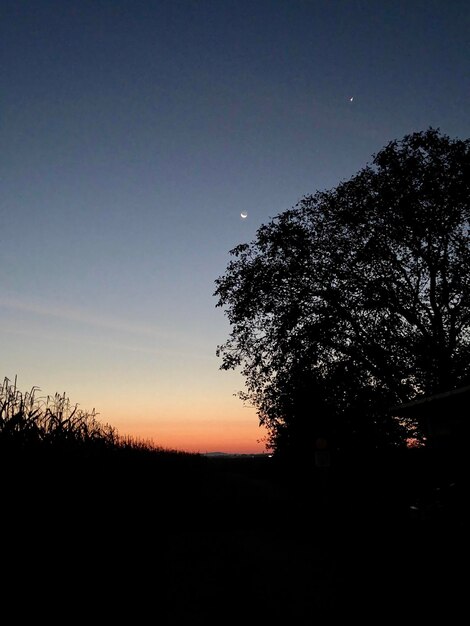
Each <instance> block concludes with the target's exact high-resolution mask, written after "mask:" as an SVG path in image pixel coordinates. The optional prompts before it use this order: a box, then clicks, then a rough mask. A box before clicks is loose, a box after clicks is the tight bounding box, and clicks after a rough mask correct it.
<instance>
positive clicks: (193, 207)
mask: <svg viewBox="0 0 470 626" xmlns="http://www.w3.org/2000/svg"><path fill="white" fill-rule="evenodd" d="M0 54H1V70H0V81H1V83H0V84H1V91H0V144H1V151H0V176H1V178H0V181H1V184H0V378H1V379H3V378H4V377H7V378H9V379H10V380H11V379H14V378H15V376H16V377H17V384H18V387H19V388H20V389H21V390H23V391H28V390H30V389H31V388H32V387H33V386H34V387H38V388H39V391H38V392H37V394H38V396H41V395H47V394H49V395H53V394H54V393H56V392H58V393H65V394H66V395H67V396H68V397H69V398H70V400H71V402H72V403H73V404H78V405H79V407H80V408H81V409H83V410H84V411H91V410H92V409H95V410H96V411H97V412H98V414H99V415H98V419H99V420H100V421H102V422H104V423H108V424H111V425H112V426H115V427H116V429H117V430H118V432H119V433H120V434H122V435H129V436H131V437H135V438H138V439H144V440H147V441H152V442H153V443H155V444H156V445H159V446H162V447H165V448H171V449H178V450H184V451H191V452H201V453H205V452H213V451H221V452H229V453H230V452H231V453H247V454H251V453H257V452H264V451H265V444H264V437H265V435H266V432H265V431H264V429H263V428H261V427H260V426H259V423H258V416H257V413H256V409H255V408H253V407H249V406H244V405H243V403H242V402H241V400H239V399H238V398H237V397H236V393H237V392H238V391H240V390H244V380H243V378H242V376H241V374H240V373H239V372H238V371H235V372H233V371H231V372H226V371H221V370H220V364H221V362H220V359H219V358H217V357H216V348H217V345H219V344H222V343H224V341H225V340H226V339H227V337H228V334H229V332H230V328H229V325H228V321H227V319H226V317H225V315H224V312H223V310H222V309H220V308H217V307H216V306H215V305H216V298H215V297H214V295H213V294H214V291H215V283H214V281H215V279H216V278H217V277H218V276H220V275H223V274H224V272H225V269H226V266H227V263H228V262H229V260H230V255H229V251H230V250H231V249H232V248H234V247H235V246H236V245H238V244H239V243H244V242H249V241H251V240H253V239H254V238H255V236H256V231H257V229H258V228H259V227H260V226H261V225H262V224H265V223H267V222H269V221H270V220H271V219H272V218H274V217H275V216H276V215H278V214H279V213H281V212H283V211H285V210H287V209H290V208H292V207H293V206H294V205H295V204H296V203H297V202H298V201H299V200H300V199H301V198H302V197H303V196H305V195H308V194H311V193H314V192H315V191H317V190H321V189H329V188H332V187H335V186H336V185H337V184H338V183H339V182H341V181H343V180H346V179H348V178H350V177H351V176H353V175H354V174H356V173H357V172H358V171H359V170H360V169H362V168H363V167H364V166H365V165H366V164H367V163H370V162H371V160H372V158H373V155H374V154H375V153H376V152H378V151H379V150H380V149H381V148H382V147H384V146H385V145H386V144H387V143H388V142H390V141H392V140H394V139H400V138H402V137H403V136H404V135H406V134H409V133H412V132H416V131H421V130H426V129H427V128H429V127H430V126H432V127H436V128H440V130H441V131H442V132H443V133H445V134H447V135H449V136H451V137H452V138H461V139H466V138H469V137H470V113H469V112H470V3H468V2H467V1H466V0H465V1H460V0H452V1H451V2H449V1H448V0H445V1H444V0H442V1H441V0H426V1H421V0H393V1H390V0H381V1H380V2H379V1H378V0H377V1H375V0H374V1H372V0H363V1H359V0H349V1H346V0H323V1H322V0H318V1H315V0H283V1H282V0H160V1H157V0H155V1H146V2H144V1H140V0H130V1H124V0H122V1H121V0H116V1H111V0H109V1H100V0H94V1H91V0H89V1H84V0H76V1H72V0H70V1H69V0H60V1H58V2H55V1H49V0H37V1H32V0H24V1H22V0H15V1H11V0H2V2H1V5H0ZM242 212H243V213H246V215H247V217H246V218H245V219H243V218H242V217H241V213H242Z"/></svg>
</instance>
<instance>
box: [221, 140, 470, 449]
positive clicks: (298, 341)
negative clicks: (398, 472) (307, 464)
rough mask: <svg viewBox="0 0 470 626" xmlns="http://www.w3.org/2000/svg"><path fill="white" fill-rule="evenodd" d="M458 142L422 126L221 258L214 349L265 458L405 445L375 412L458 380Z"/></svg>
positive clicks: (468, 352)
mask: <svg viewBox="0 0 470 626" xmlns="http://www.w3.org/2000/svg"><path fill="white" fill-rule="evenodd" d="M469 192H470V141H469V140H458V139H450V138H449V137H448V136H446V135H443V134H441V133H440V131H439V130H436V129H432V128H430V129H428V130H426V131H423V132H417V133H414V134H411V135H407V136H405V137H404V138H403V139H402V140H401V141H392V142H390V143H389V144H388V145H387V146H385V147H384V148H383V149H382V150H381V151H380V152H379V153H378V154H376V155H375V156H374V158H373V161H372V163H371V164H369V165H367V166H366V167H365V168H364V169H362V170H361V171H360V172H359V173H358V174H356V175H355V176H353V177H352V178H351V179H350V180H348V181H346V182H342V183H340V184H339V185H338V186H337V187H336V188H334V189H332V190H329V191H318V192H317V193H315V194H314V195H311V196H307V197H304V198H303V199H302V200H301V201H300V202H299V204H298V205H297V206H296V207H294V208H293V209H291V210H288V211H285V212H284V213H281V214H280V215H278V216H277V217H276V218H274V219H273V220H272V221H271V222H270V223H268V224H265V225H262V226H261V227H260V228H259V229H258V232H257V236H256V239H255V240H254V241H252V242H251V243H245V244H241V245H239V246H237V247H236V248H235V249H233V250H232V251H231V255H232V260H231V261H230V263H229V264H228V266H227V269H226V272H225V274H224V275H223V276H220V277H219V278H218V279H217V280H216V291H215V294H214V295H215V296H216V297H217V299H218V300H217V306H219V307H222V308H223V309H224V312H225V314H226V315H227V317H228V320H229V322H230V325H231V329H232V330H231V334H230V336H229V338H228V340H227V341H226V342H225V343H224V344H223V345H220V346H219V347H218V349H217V354H218V356H220V357H222V365H221V368H222V369H235V368H241V372H242V374H243V375H244V377H245V381H246V391H244V392H240V397H241V398H242V399H243V400H244V401H245V402H249V403H251V404H252V405H254V406H255V407H256V408H257V410H258V415H259V419H260V422H261V423H262V424H264V425H265V426H266V427H267V428H268V432H269V433H270V437H269V442H268V443H269V447H270V448H271V449H274V450H275V451H276V452H277V453H283V452H286V451H287V452H288V451H295V452H299V451H302V450H303V451H304V452H305V450H307V449H310V450H312V449H313V446H314V442H315V441H316V439H317V438H318V437H326V438H327V439H328V440H329V441H332V440H333V441H335V446H339V447H344V446H349V447H351V446H354V447H356V448H357V447H364V446H372V447H377V446H382V445H384V446H388V445H404V444H405V442H406V440H407V438H408V436H409V435H410V432H409V427H413V426H414V425H413V424H408V425H407V424H404V423H403V422H399V421H398V420H395V419H393V418H391V417H390V416H389V415H388V411H387V409H388V408H389V407H391V406H394V405H396V404H398V403H399V402H404V401H409V400H411V399H413V398H414V397H415V396H416V395H418V394H420V393H424V394H430V393H435V392H438V391H440V390H447V389H451V388H453V387H456V386H458V385H459V384H462V383H463V382H465V381H467V380H468V377H469V374H470V365H469V364H470V332H469V331H470V306H469V305H470V249H469V217H470V202H469V198H470V193H469Z"/></svg>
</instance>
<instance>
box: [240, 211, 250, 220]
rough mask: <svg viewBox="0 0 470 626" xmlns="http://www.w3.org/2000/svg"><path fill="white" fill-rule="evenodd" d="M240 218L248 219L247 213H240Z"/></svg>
mask: <svg viewBox="0 0 470 626" xmlns="http://www.w3.org/2000/svg"><path fill="white" fill-rule="evenodd" d="M240 217H241V218H242V220H246V218H247V217H248V213H247V212H246V211H242V212H241V213H240Z"/></svg>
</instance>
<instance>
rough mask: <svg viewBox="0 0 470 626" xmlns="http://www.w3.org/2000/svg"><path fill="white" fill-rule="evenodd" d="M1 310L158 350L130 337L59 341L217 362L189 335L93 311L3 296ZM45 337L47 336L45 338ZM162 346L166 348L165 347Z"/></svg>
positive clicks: (23, 331) (20, 330) (25, 331)
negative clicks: (108, 333)
mask: <svg viewBox="0 0 470 626" xmlns="http://www.w3.org/2000/svg"><path fill="white" fill-rule="evenodd" d="M2 307H3V308H6V309H10V310H12V311H17V312H24V313H30V314H33V315H36V316H40V317H45V318H55V319H60V320H64V321H69V322H75V323H77V324H79V325H81V326H85V327H86V326H88V327H93V328H95V329H96V328H98V329H103V330H107V331H115V332H118V333H122V334H127V335H128V337H129V335H133V336H134V338H135V340H137V338H138V337H140V338H141V339H142V338H145V339H147V340H148V339H153V340H154V341H155V342H156V345H155V347H153V346H149V345H147V346H142V345H139V344H138V343H137V341H136V343H132V339H131V338H130V337H129V341H128V342H122V341H115V340H109V339H107V338H106V337H105V336H102V337H99V338H96V336H95V337H94V338H93V341H91V340H90V339H88V340H87V339H85V338H83V339H81V338H80V339H77V337H76V336H75V337H74V336H71V335H68V334H67V335H64V333H62V335H61V337H60V339H62V340H71V341H85V342H86V341H90V343H91V342H92V343H93V344H96V343H97V341H98V343H99V344H100V345H102V346H107V347H109V348H117V349H120V350H126V351H132V352H140V353H143V354H149V355H152V354H154V355H161V356H164V355H173V356H180V357H185V358H187V357H197V358H204V359H211V360H212V359H215V356H211V355H207V354H204V352H205V350H203V349H202V350H200V347H199V346H197V345H195V342H194V337H191V336H190V335H189V334H186V333H183V332H175V331H168V330H162V329H159V328H154V327H150V326H146V325H143V324H134V323H129V322H127V321H123V320H119V319H117V318H113V317H105V316H101V315H96V314H94V313H92V312H90V311H85V310H83V309H79V308H73V309H72V308H69V307H64V306H60V305H57V304H50V303H44V302H41V301H34V300H30V299H25V298H20V297H18V296H14V295H6V296H4V295H0V309H1V308H2ZM2 326H3V329H4V330H5V325H4V324H3V325H2ZM9 331H10V332H15V333H20V334H34V333H30V332H29V331H28V329H24V327H22V328H20V327H18V326H17V325H14V326H13V327H11V326H10V328H9ZM49 333H50V331H49ZM41 334H43V333H41ZM50 334H51V333H50ZM43 336H45V335H44V334H43ZM54 337H55V338H56V339H57V338H58V333H56V332H54ZM51 338H52V336H51ZM162 343H164V344H165V345H164V346H163V345H162Z"/></svg>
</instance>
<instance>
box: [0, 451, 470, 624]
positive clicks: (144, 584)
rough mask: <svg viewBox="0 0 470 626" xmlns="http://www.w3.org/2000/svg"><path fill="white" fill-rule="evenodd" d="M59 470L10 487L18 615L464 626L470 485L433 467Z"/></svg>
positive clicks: (65, 464)
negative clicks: (469, 488)
mask: <svg viewBox="0 0 470 626" xmlns="http://www.w3.org/2000/svg"><path fill="white" fill-rule="evenodd" d="M61 467H62V470H61V471H59V467H58V466H57V464H56V463H52V462H49V463H47V464H43V465H41V464H38V465H36V467H35V471H33V469H32V468H31V467H29V468H28V467H27V466H26V465H24V464H23V466H22V468H20V467H16V469H15V471H14V472H12V471H11V473H10V475H9V477H8V479H7V480H6V481H5V483H4V489H3V495H4V497H3V503H4V506H3V513H2V538H3V568H2V579H3V586H2V588H3V598H4V600H6V601H7V602H9V601H10V599H11V598H12V597H15V599H17V598H18V599H17V600H16V601H15V603H14V606H15V607H16V608H15V610H16V611H17V615H18V619H19V618H21V616H25V615H26V613H25V612H26V611H34V613H35V615H36V619H39V616H40V615H44V616H47V617H48V618H49V619H51V620H55V619H59V620H60V621H61V623H69V622H70V621H72V620H79V621H84V620H86V621H87V622H91V621H93V622H94V621H98V622H103V620H105V621H106V623H108V622H109V623H111V622H114V621H115V620H116V619H119V620H122V621H125V622H128V623H132V624H144V623H145V624H146V623H148V622H150V623H154V624H208V623H214V624H225V623H230V624H232V623H233V624H239V623H247V622H248V623H258V624H269V623H272V622H273V621H276V622H278V621H283V622H285V623H289V624H314V623H316V620H317V619H319V618H321V619H322V621H324V620H325V619H328V620H329V621H330V620H334V619H336V618H338V620H339V619H341V620H344V619H347V620H348V621H349V620H350V619H353V618H354V619H355V618H359V619H370V620H372V621H374V623H382V622H383V621H388V620H389V618H390V619H391V618H392V616H395V618H400V616H401V618H400V619H409V618H410V617H412V616H413V615H416V616H420V617H421V618H422V617H424V616H436V615H437V614H438V613H439V612H442V611H445V613H446V615H447V618H446V619H447V621H446V623H457V622H456V621H454V616H455V615H457V614H458V611H459V610H460V609H461V608H462V607H463V606H464V604H463V601H464V599H465V598H466V595H467V592H466V588H467V584H466V576H465V574H462V573H461V572H462V570H463V568H465V567H466V564H467V557H468V526H467V523H468V517H467V514H466V512H465V506H464V502H465V503H466V499H467V497H466V490H465V489H464V488H463V487H462V483H460V481H457V482H455V485H454V486H452V487H449V486H448V485H450V484H451V483H450V481H452V480H453V476H452V475H450V476H449V475H448V474H449V473H450V474H452V472H448V471H447V470H448V469H449V468H448V466H447V468H446V467H443V466H436V464H432V466H431V465H430V464H429V463H428V462H427V460H426V459H424V458H423V457H421V458H418V457H417V456H415V457H413V459H412V461H410V458H409V457H406V458H404V457H403V458H401V457H400V458H396V459H388V460H387V462H385V461H384V460H383V459H381V461H380V462H379V461H378V460H375V461H373V460H372V459H369V460H368V461H367V462H366V461H365V460H364V459H363V460H362V462H361V463H358V462H357V460H356V463H353V462H352V461H351V460H350V461H347V462H346V461H343V463H341V464H338V466H337V467H332V468H330V469H329V470H327V472H328V473H327V474H319V471H320V470H318V469H315V468H313V467H308V466H307V465H305V466H303V467H297V468H290V469H289V470H287V469H286V467H283V466H282V465H281V464H279V463H278V462H276V461H275V460H274V459H269V458H263V457H260V458H256V457H254V458H239V459H206V458H204V457H202V458H200V457H194V458H193V457H188V458H177V459H176V458H175V459H166V460H160V461H159V462H157V463H154V462H150V461H148V462H145V463H143V462H139V463H134V464H130V463H122V462H119V463H114V465H113V463H107V464H103V463H98V462H97V461H96V460H95V461H94V462H93V463H89V464H88V465H87V466H86V467H85V466H82V465H77V464H76V463H74V462H71V461H70V460H69V461H66V460H64V459H62V465H61ZM4 475H5V472H4ZM439 477H440V478H441V480H440V484H441V487H442V488H441V489H440V490H436V486H438V482H439ZM412 505H416V507H417V508H415V509H413V508H411V506H412ZM463 571H464V570H463ZM456 619H457V618H456V617H455V620H456Z"/></svg>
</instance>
